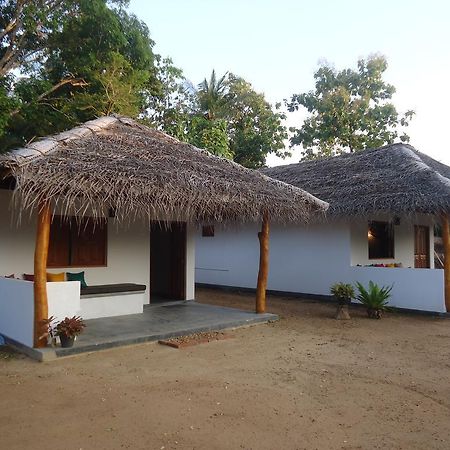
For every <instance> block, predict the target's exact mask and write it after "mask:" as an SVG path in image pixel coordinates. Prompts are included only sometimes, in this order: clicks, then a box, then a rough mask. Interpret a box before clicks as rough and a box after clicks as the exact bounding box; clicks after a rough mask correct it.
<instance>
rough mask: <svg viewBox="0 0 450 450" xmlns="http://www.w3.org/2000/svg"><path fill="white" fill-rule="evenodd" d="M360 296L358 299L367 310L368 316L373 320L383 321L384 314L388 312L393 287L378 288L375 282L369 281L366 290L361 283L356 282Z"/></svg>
mask: <svg viewBox="0 0 450 450" xmlns="http://www.w3.org/2000/svg"><path fill="white" fill-rule="evenodd" d="M356 286H357V288H358V291H359V294H358V296H357V297H356V299H357V300H359V301H360V302H361V303H362V304H363V305H364V306H365V307H366V308H367V315H368V316H369V317H370V318H371V319H381V317H382V315H383V312H384V311H386V310H387V305H388V303H389V298H390V296H391V291H392V287H393V285H392V286H382V287H380V286H378V285H377V284H376V283H374V282H373V281H369V286H368V288H367V289H366V288H365V287H364V286H363V285H362V284H361V283H360V282H358V281H357V282H356Z"/></svg>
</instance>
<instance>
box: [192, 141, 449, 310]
mask: <svg viewBox="0 0 450 450" xmlns="http://www.w3.org/2000/svg"><path fill="white" fill-rule="evenodd" d="M264 173H265V174H266V175H269V176H270V177H273V178H276V179H278V180H281V181H283V182H285V183H289V184H292V185H294V186H302V187H303V188H304V189H306V190H307V191H308V192H311V193H312V194H313V195H316V196H318V197H319V198H321V199H323V200H325V201H327V202H329V204H330V208H329V209H328V211H327V214H326V220H324V221H323V220H321V221H318V222H315V223H314V224H309V225H289V226H277V227H273V228H272V233H271V244H270V276H269V279H268V288H269V289H270V290H274V291H283V292H292V293H300V294H312V295H317V296H319V297H320V296H324V295H329V288H330V285H331V284H333V283H335V282H338V281H344V282H350V283H353V282H355V281H360V282H363V283H367V282H368V281H369V280H373V281H374V282H376V283H378V284H381V285H393V286H394V287H393V291H392V299H391V304H392V305H393V306H397V307H400V308H410V309H418V310H426V311H437V312H445V311H446V310H449V309H450V295H447V308H446V305H445V299H444V271H443V270H441V269H434V232H433V229H434V226H435V224H437V223H441V221H442V220H443V219H444V221H445V226H444V227H443V230H444V237H445V230H447V232H448V223H447V219H446V217H447V215H448V213H449V212H450V167H448V166H445V165H444V164H441V163H439V162H438V161H435V160H434V159H432V158H430V157H429V156H427V155H424V154H423V153H420V152H418V151H417V150H415V149H414V148H413V147H411V146H409V145H403V144H394V145H389V146H385V147H382V148H377V149H372V150H365V151H362V152H359V153H353V154H345V155H342V156H337V157H333V158H328V159H321V160H314V161H308V162H302V163H299V164H291V165H286V166H279V167H274V168H269V169H264ZM254 233H255V230H254V227H253V226H252V225H248V226H244V227H241V228H239V229H232V230H230V229H224V228H221V227H216V229H215V230H214V237H210V236H203V237H202V236H201V235H199V237H198V240H197V262H196V281H197V282H198V283H203V284H211V285H223V286H236V287H245V288H253V287H254V276H253V275H252V274H253V273H254V271H255V267H256V266H255V258H256V255H257V244H256V243H255V240H254V239H253V235H254ZM444 241H445V239H444ZM449 251H450V250H449ZM446 273H447V274H448V273H449V270H447V271H446ZM447 284H448V285H449V286H450V278H449V283H447Z"/></svg>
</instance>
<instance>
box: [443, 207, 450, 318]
mask: <svg viewBox="0 0 450 450" xmlns="http://www.w3.org/2000/svg"><path fill="white" fill-rule="evenodd" d="M442 242H443V244H444V292H445V308H446V310H447V312H450V227H449V220H448V216H447V215H446V214H443V215H442Z"/></svg>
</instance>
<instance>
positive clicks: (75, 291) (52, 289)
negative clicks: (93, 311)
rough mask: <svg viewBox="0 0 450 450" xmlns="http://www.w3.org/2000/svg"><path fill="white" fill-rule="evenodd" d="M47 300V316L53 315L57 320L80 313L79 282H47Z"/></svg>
mask: <svg viewBox="0 0 450 450" xmlns="http://www.w3.org/2000/svg"><path fill="white" fill-rule="evenodd" d="M30 284H33V283H30ZM47 300H48V316H49V317H51V316H53V317H54V318H55V320H56V321H58V322H59V321H61V320H63V319H64V318H65V317H73V316H78V315H80V314H81V308H80V282H79V281H54V282H51V283H47Z"/></svg>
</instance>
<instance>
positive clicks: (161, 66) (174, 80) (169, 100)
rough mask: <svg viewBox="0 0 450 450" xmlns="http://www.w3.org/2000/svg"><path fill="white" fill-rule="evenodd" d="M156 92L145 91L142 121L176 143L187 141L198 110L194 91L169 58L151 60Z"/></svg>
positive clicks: (157, 56) (158, 57)
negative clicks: (173, 138) (177, 140)
mask: <svg viewBox="0 0 450 450" xmlns="http://www.w3.org/2000/svg"><path fill="white" fill-rule="evenodd" d="M155 66H156V67H155V68H156V76H157V81H158V84H157V90H156V91H154V92H150V91H145V103H144V108H143V111H142V113H141V117H142V119H143V120H144V121H145V122H146V123H148V124H149V125H150V126H153V127H155V128H158V129H160V130H163V131H165V132H166V133H168V134H170V135H171V136H174V137H176V138H177V139H180V140H182V141H183V140H187V139H188V137H187V132H188V128H189V124H190V121H191V118H192V116H193V115H194V114H195V112H196V111H197V110H198V105H197V103H196V97H195V89H194V88H193V87H192V85H191V84H190V83H189V82H188V81H187V80H186V79H185V78H184V76H183V72H182V70H181V69H179V68H177V67H175V66H174V65H173V62H172V60H171V59H170V58H161V57H160V56H159V55H156V57H155Z"/></svg>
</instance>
